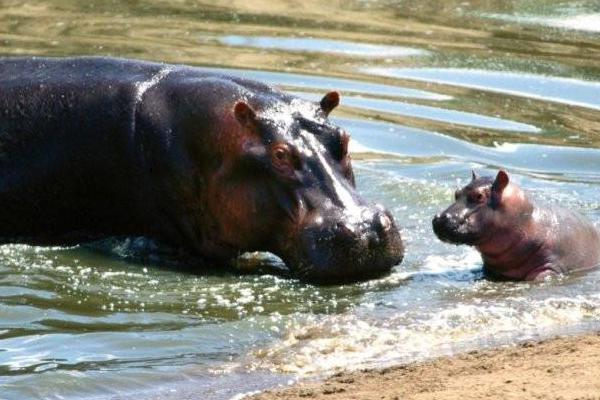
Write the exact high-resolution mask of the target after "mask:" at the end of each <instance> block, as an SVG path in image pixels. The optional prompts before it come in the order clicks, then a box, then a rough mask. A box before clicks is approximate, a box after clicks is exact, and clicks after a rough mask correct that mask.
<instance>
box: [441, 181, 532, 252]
mask: <svg viewBox="0 0 600 400" xmlns="http://www.w3.org/2000/svg"><path fill="white" fill-rule="evenodd" d="M454 198H455V202H454V203H453V204H452V205H450V207H448V208H447V209H445V210H444V211H442V212H441V213H439V214H437V215H436V216H435V217H434V218H433V231H434V232H435V234H436V235H437V237H438V238H439V239H441V240H442V241H444V242H448V243H453V244H468V245H472V246H480V245H482V244H483V243H486V242H489V241H490V240H491V239H492V238H495V239H494V240H501V238H502V235H501V234H502V232H503V230H506V229H511V227H512V228H514V226H515V225H516V224H517V223H518V222H519V220H520V219H522V218H526V217H528V216H529V215H530V214H531V211H532V206H531V204H530V203H529V201H528V200H527V199H526V197H525V195H524V193H523V191H522V190H521V189H520V188H519V187H518V186H516V185H514V184H512V183H509V176H508V174H507V173H506V171H504V170H500V171H499V172H498V174H497V175H496V178H495V179H494V178H492V177H479V176H477V174H475V172H473V175H472V180H471V182H470V183H469V184H468V185H466V186H465V187H463V188H462V189H458V190H457V191H456V192H455V193H454Z"/></svg>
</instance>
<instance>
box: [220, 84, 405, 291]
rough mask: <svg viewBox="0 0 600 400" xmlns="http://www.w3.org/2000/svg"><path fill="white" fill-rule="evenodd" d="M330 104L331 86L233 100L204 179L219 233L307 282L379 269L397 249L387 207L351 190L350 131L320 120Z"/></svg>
mask: <svg viewBox="0 0 600 400" xmlns="http://www.w3.org/2000/svg"><path fill="white" fill-rule="evenodd" d="M338 103H339V94H338V93H337V92H331V93H328V94H327V95H325V97H324V98H323V99H322V100H321V102H320V103H318V104H314V103H310V102H307V101H304V100H300V99H299V98H296V97H294V96H289V95H281V94H280V95H279V96H277V97H264V98H257V97H251V98H247V99H245V100H238V101H237V102H235V104H233V105H232V107H231V110H230V111H229V112H230V113H231V114H230V116H231V121H233V122H230V123H229V126H231V125H235V129H234V132H228V133H227V135H228V137H229V138H230V139H228V140H229V144H228V146H227V150H226V151H225V153H226V154H225V155H224V156H223V157H224V160H223V162H222V165H221V166H220V170H219V173H218V174H219V177H218V184H216V185H212V188H213V193H214V195H213V196H211V197H212V198H213V201H216V203H214V204H213V206H212V207H211V208H212V210H211V212H212V213H213V215H215V216H216V218H217V220H218V225H219V226H220V230H221V232H222V235H221V238H220V240H221V241H222V242H226V243H227V244H229V245H230V246H232V247H236V248H238V249H240V251H248V250H263V251H269V252H272V253H274V254H276V255H277V256H279V257H281V259H282V260H283V261H284V262H285V263H286V265H287V266H288V268H289V269H290V270H291V273H292V274H293V275H294V276H297V277H299V278H300V279H303V280H307V281H312V282H317V283H336V282H347V281H355V280H361V279H368V278H371V277H377V276H381V275H382V274H385V273H387V272H389V271H390V269H391V268H392V266H394V265H396V264H398V263H400V261H401V260H402V257H403V245H402V241H401V238H400V233H399V230H398V227H397V226H396V224H395V222H394V219H393V218H392V216H391V214H390V213H389V211H387V210H386V209H385V208H384V207H383V206H381V205H376V204H370V203H368V202H367V201H366V200H365V199H363V198H362V197H361V196H360V194H359V193H358V192H357V191H356V188H355V183H354V174H353V171H352V166H351V162H350V156H349V155H348V142H349V140H350V136H349V135H348V133H347V132H345V131H344V130H343V129H342V128H340V127H338V126H336V125H333V124H332V123H331V122H329V121H328V119H327V116H328V114H329V113H330V112H331V111H332V110H333V109H334V108H335V107H336V106H337V105H338ZM231 140H233V143H231Z"/></svg>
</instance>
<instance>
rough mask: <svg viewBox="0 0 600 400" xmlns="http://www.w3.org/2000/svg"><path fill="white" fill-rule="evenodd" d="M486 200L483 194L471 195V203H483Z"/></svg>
mask: <svg viewBox="0 0 600 400" xmlns="http://www.w3.org/2000/svg"><path fill="white" fill-rule="evenodd" d="M484 199H485V196H484V194H483V193H481V192H475V193H471V194H470V195H469V201H470V202H471V203H481V202H482V201H483V200H484Z"/></svg>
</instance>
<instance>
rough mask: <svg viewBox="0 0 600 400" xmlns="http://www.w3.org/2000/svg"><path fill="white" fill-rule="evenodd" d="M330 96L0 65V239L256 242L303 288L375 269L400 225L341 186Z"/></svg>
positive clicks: (87, 60)
mask: <svg viewBox="0 0 600 400" xmlns="http://www.w3.org/2000/svg"><path fill="white" fill-rule="evenodd" d="M338 102H339V95H338V94H337V93H336V92H331V93H328V94H326V95H325V97H323V99H322V100H321V102H320V103H319V104H313V103H311V102H307V101H303V100H301V99H299V98H297V97H294V96H291V95H289V94H286V93H284V92H281V91H279V90H277V89H275V88H273V87H270V86H267V85H264V84H262V83H259V82H255V81H251V80H247V79H242V78H237V77H232V76H227V75H222V74H215V73H211V72H206V71H204V70H201V69H198V68H192V67H187V66H176V65H167V64H158V63H150V62H142V61H135V60H124V59H113V58H98V57H84V58H65V59H52V58H5V59H0V241H1V242H21V243H30V244H38V245H69V244H77V243H82V242H87V241H92V240H97V239H101V238H105V237H109V236H146V237H150V238H153V239H155V240H158V241H161V242H164V243H167V244H169V245H172V246H175V247H179V248H183V249H185V250H187V251H189V252H191V253H193V254H196V255H200V256H202V257H204V258H206V259H208V260H211V261H214V262H217V263H222V262H228V261H230V260H231V259H233V258H235V257H236V256H238V255H239V254H241V253H243V252H246V251H269V252H272V253H274V254H276V255H278V256H279V257H281V258H282V259H283V261H284V262H285V263H286V264H287V266H288V267H289V268H290V270H291V271H292V273H293V274H294V275H295V276H297V277H299V278H301V279H304V280H308V281H314V282H317V283H335V282H345V281H354V280H361V279H368V278H372V277H377V276H380V275H382V274H385V273H386V272H388V271H389V270H390V269H391V267H392V266H394V265H396V264H398V263H400V261H401V260H402V257H403V245H402V241H401V238H400V233H399V230H398V228H397V226H396V224H395V223H394V220H393V218H392V216H391V215H390V213H389V212H388V211H386V210H385V208H383V207H382V206H380V205H372V204H368V203H367V202H366V201H365V200H364V199H363V198H362V197H361V196H360V195H359V194H358V193H357V191H356V189H355V184H354V175H353V172H352V166H351V164H350V157H349V155H348V141H349V135H348V134H347V133H346V132H345V131H344V130H343V129H341V128H340V127H337V126H335V125H333V124H332V123H331V122H329V121H328V119H327V116H328V114H329V113H330V112H331V111H332V110H333V109H334V108H335V107H336V106H337V105H338Z"/></svg>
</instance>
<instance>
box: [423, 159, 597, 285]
mask: <svg viewBox="0 0 600 400" xmlns="http://www.w3.org/2000/svg"><path fill="white" fill-rule="evenodd" d="M432 224H433V231H434V232H435V234H436V235H437V237H438V238H439V239H440V240H442V241H444V242H448V243H453V244H457V245H458V244H466V245H470V246H474V247H475V248H476V249H477V250H478V251H479V252H480V253H481V256H482V259H483V264H484V269H485V271H486V273H487V274H488V275H489V276H490V277H494V278H500V279H512V280H541V279H544V278H546V277H549V276H554V275H559V274H567V273H571V272H575V271H585V270H590V269H593V268H596V267H597V266H598V264H599V263H600V235H599V234H598V231H597V230H596V228H595V227H594V225H593V224H592V223H591V222H590V221H589V220H587V219H586V218H585V217H583V216H582V215H580V214H578V213H576V212H574V211H571V210H567V209H564V208H561V207H556V206H540V205H538V204H536V203H535V202H533V201H532V200H531V199H530V198H529V196H528V195H527V194H526V193H525V192H524V191H523V190H522V189H521V188H520V187H519V186H517V185H515V184H514V183H511V182H510V178H509V176H508V174H507V173H506V172H505V171H503V170H500V172H498V175H497V176H496V178H495V179H494V178H492V177H478V176H477V175H476V174H475V173H473V177H472V180H471V182H470V183H469V184H468V185H466V186H465V187H464V188H462V189H459V190H457V191H456V193H455V202H454V203H453V204H452V205H450V206H449V207H448V208H447V209H446V210H444V211H442V212H440V213H439V214H437V215H436V216H435V217H434V218H433V221H432Z"/></svg>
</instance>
